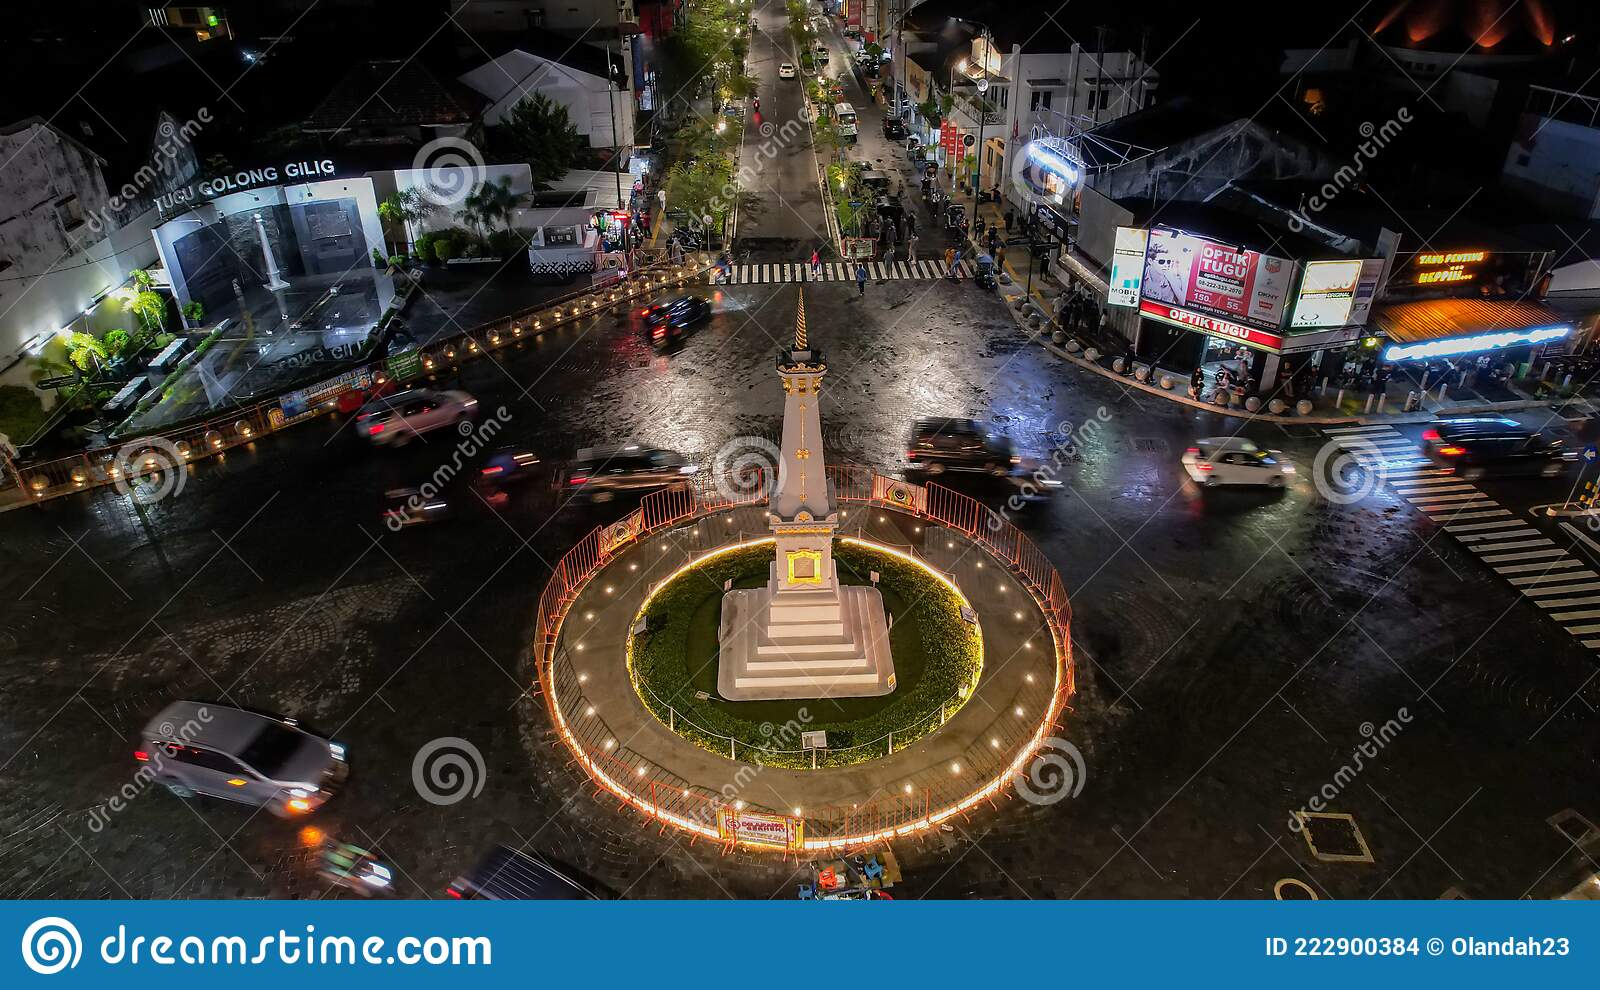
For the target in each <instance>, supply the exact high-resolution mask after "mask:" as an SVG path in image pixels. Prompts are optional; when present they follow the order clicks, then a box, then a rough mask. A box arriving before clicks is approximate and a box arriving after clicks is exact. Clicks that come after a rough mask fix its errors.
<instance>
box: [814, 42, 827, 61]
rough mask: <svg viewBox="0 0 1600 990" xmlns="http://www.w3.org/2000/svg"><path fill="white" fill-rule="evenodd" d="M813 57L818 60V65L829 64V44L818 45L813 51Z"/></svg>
mask: <svg viewBox="0 0 1600 990" xmlns="http://www.w3.org/2000/svg"><path fill="white" fill-rule="evenodd" d="M811 57H812V58H814V59H816V60H817V64H818V65H827V64H828V46H827V45H818V46H817V49H816V51H814V52H812V53H811Z"/></svg>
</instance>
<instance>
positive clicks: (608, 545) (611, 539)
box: [600, 509, 644, 554]
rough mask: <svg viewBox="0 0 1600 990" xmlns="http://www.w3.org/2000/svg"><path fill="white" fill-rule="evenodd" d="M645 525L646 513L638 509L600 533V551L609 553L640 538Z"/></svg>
mask: <svg viewBox="0 0 1600 990" xmlns="http://www.w3.org/2000/svg"><path fill="white" fill-rule="evenodd" d="M643 525H644V513H643V512H641V511H639V510H638V509H635V510H633V511H632V512H630V513H628V514H627V515H626V516H624V517H623V518H622V519H619V520H618V521H616V522H614V523H612V524H611V525H609V526H607V527H606V528H605V532H603V533H601V534H600V552H601V553H602V554H609V553H611V552H613V551H614V550H616V549H617V548H618V547H620V546H622V545H623V544H625V543H632V542H633V541H634V540H636V539H638V537H639V531H640V530H641V529H642V528H643Z"/></svg>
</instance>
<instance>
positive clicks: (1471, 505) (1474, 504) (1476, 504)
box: [1410, 495, 1504, 516]
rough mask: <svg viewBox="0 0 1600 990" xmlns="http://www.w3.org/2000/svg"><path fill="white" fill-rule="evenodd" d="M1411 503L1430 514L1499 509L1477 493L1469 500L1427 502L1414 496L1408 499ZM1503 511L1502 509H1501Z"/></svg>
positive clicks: (1438, 514) (1439, 514) (1440, 514)
mask: <svg viewBox="0 0 1600 990" xmlns="http://www.w3.org/2000/svg"><path fill="white" fill-rule="evenodd" d="M1410 501H1411V503H1412V504H1413V505H1415V506H1416V507H1417V508H1419V509H1421V510H1422V511H1423V512H1426V513H1427V514H1428V515H1430V516H1442V515H1448V514H1449V513H1452V512H1471V511H1472V510H1474V509H1499V508H1500V506H1498V505H1496V504H1495V503H1494V502H1491V501H1490V500H1488V499H1486V498H1484V497H1483V496H1482V495H1479V496H1478V497H1477V498H1476V499H1475V500H1474V501H1470V502H1429V501H1428V500H1427V499H1422V498H1414V499H1411V500H1410ZM1502 511H1504V510H1502Z"/></svg>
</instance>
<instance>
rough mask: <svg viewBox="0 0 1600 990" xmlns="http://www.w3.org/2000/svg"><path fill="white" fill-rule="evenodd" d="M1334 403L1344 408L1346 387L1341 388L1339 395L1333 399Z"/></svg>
mask: <svg viewBox="0 0 1600 990" xmlns="http://www.w3.org/2000/svg"><path fill="white" fill-rule="evenodd" d="M1333 404H1334V405H1335V406H1338V407H1340V408H1343V406H1344V389H1342V388H1341V389H1340V390H1339V394H1338V395H1337V396H1335V397H1334V399H1333Z"/></svg>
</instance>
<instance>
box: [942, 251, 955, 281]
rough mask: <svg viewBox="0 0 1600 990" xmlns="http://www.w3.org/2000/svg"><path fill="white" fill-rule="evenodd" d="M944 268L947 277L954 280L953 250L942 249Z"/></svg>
mask: <svg viewBox="0 0 1600 990" xmlns="http://www.w3.org/2000/svg"><path fill="white" fill-rule="evenodd" d="M944 268H945V273H946V274H947V275H949V277H951V278H955V270H956V249H955V248H945V249H944Z"/></svg>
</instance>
